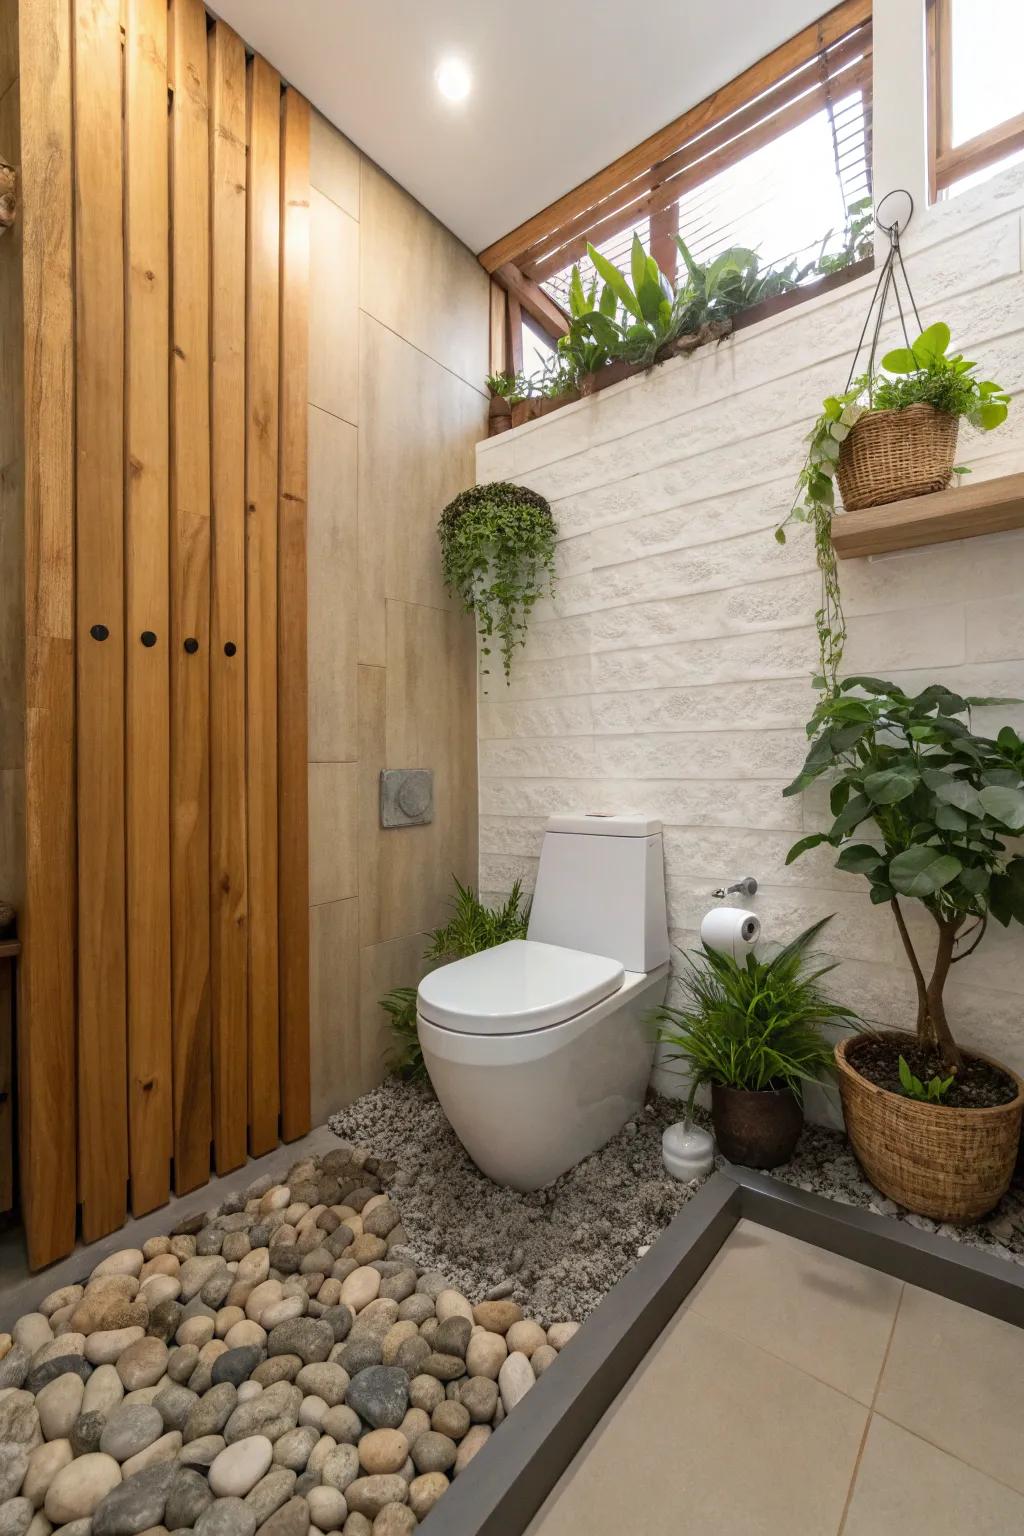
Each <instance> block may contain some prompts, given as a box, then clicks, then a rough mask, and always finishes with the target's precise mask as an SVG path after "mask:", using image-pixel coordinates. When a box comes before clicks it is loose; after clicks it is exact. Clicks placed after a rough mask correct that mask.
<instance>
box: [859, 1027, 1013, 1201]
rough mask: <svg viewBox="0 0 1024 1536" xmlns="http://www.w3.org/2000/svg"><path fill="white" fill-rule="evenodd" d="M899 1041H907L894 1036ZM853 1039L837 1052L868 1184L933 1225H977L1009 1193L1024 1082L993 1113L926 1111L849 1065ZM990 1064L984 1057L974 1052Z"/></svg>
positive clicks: (1003, 1068) (930, 1106)
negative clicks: (972, 1222)
mask: <svg viewBox="0 0 1024 1536" xmlns="http://www.w3.org/2000/svg"><path fill="white" fill-rule="evenodd" d="M895 1038H896V1039H905V1038H906V1037H905V1036H899V1035H897V1036H896V1037H895ZM855 1046H856V1041H855V1040H843V1041H841V1042H840V1043H839V1045H837V1046H836V1068H837V1070H838V1073H839V1095H840V1098H841V1099H842V1103H843V1116H844V1118H845V1120H846V1133H847V1135H848V1136H849V1138H850V1145H851V1146H852V1147H853V1150H854V1152H855V1153H856V1155H857V1161H858V1162H859V1163H860V1165H861V1167H862V1168H863V1169H864V1172H865V1173H866V1174H867V1176H868V1178H869V1179H870V1180H871V1182H872V1184H874V1186H875V1188H876V1189H880V1190H881V1191H882V1193H883V1194H884V1195H888V1196H889V1198H890V1199H891V1200H896V1201H898V1202H899V1204H900V1205H904V1206H906V1207H907V1209H908V1210H910V1211H916V1212H917V1214H918V1215H920V1216H931V1217H933V1218H934V1219H935V1220H936V1221H952V1222H968V1221H978V1220H980V1218H981V1217H982V1216H986V1215H987V1214H988V1213H989V1211H991V1210H992V1209H993V1208H994V1207H995V1206H996V1205H998V1204H999V1201H1000V1200H1001V1199H1002V1197H1003V1195H1004V1194H1005V1193H1006V1191H1007V1188H1008V1187H1009V1183H1010V1179H1011V1177H1012V1175H1013V1168H1014V1163H1015V1162H1016V1160H1017V1149H1018V1147H1019V1145H1020V1128H1021V1114H1022V1112H1024V1082H1021V1080H1020V1078H1018V1077H1017V1075H1016V1073H1014V1072H1011V1071H1010V1069H1009V1068H1008V1067H1006V1066H1004V1065H1003V1063H1002V1062H995V1063H991V1064H992V1065H994V1066H998V1067H999V1069H1000V1071H1002V1072H1005V1073H1006V1074H1007V1076H1009V1077H1012V1078H1013V1079H1014V1080H1015V1081H1016V1083H1017V1096H1016V1098H1014V1099H1012V1100H1011V1101H1010V1103H1009V1104H1000V1105H998V1106H996V1107H994V1108H992V1109H953V1108H951V1107H949V1106H947V1105H943V1104H923V1103H920V1102H918V1101H917V1100H916V1099H908V1098H905V1097H904V1096H903V1094H900V1093H892V1092H890V1091H889V1089H887V1088H881V1087H879V1086H878V1085H877V1084H876V1083H870V1082H868V1080H867V1078H866V1077H862V1076H861V1074H860V1073H859V1072H858V1071H857V1069H856V1067H855V1066H854V1065H853V1063H852V1062H851V1060H850V1055H849V1053H850V1051H851V1049H852V1048H853V1047H855ZM971 1054H972V1055H973V1056H975V1057H980V1059H981V1060H983V1061H988V1060H989V1058H988V1057H984V1056H981V1053H980V1052H979V1051H973V1052H972V1053H971Z"/></svg>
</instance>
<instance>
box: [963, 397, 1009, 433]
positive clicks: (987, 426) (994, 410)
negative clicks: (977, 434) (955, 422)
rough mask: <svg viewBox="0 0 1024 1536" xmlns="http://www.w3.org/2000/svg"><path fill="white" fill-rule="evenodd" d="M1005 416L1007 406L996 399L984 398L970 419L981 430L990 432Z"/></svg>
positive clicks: (998, 425)
mask: <svg viewBox="0 0 1024 1536" xmlns="http://www.w3.org/2000/svg"><path fill="white" fill-rule="evenodd" d="M1006 417H1007V408H1006V406H1005V405H1000V404H999V403H998V402H997V401H994V400H986V401H985V403H984V404H983V405H979V406H978V409H977V410H976V411H975V412H974V413H973V414H972V416H971V420H972V421H973V423H974V425H975V426H976V427H980V428H981V430H982V431H983V432H991V431H992V430H993V428H995V427H1001V426H1002V424H1003V422H1004V421H1005V420H1006Z"/></svg>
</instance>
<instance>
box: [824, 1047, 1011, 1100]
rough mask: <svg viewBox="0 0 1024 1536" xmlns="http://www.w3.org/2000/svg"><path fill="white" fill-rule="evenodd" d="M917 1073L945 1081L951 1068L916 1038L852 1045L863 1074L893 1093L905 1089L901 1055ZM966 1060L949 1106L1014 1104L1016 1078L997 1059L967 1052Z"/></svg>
mask: <svg viewBox="0 0 1024 1536" xmlns="http://www.w3.org/2000/svg"><path fill="white" fill-rule="evenodd" d="M901 1056H902V1057H903V1058H904V1060H905V1061H906V1063H907V1066H908V1067H909V1068H910V1070H911V1072H913V1074H914V1076H915V1077H918V1078H920V1080H921V1082H922V1083H929V1082H931V1080H932V1078H933V1077H938V1078H941V1080H942V1081H943V1082H945V1080H946V1078H947V1077H948V1076H949V1075H950V1074H949V1068H948V1067H947V1066H946V1063H945V1062H944V1061H943V1059H942V1057H941V1056H940V1055H939V1053H938V1051H933V1050H925V1049H924V1048H923V1047H922V1046H920V1045H917V1044H916V1043H915V1041H914V1040H913V1039H909V1040H908V1041H907V1042H906V1044H904V1043H903V1042H902V1041H899V1040H891V1039H880V1040H873V1039H867V1040H859V1041H857V1042H856V1044H854V1045H851V1046H850V1048H849V1050H848V1051H847V1053H846V1059H847V1061H848V1062H849V1063H850V1066H851V1067H854V1068H856V1070H857V1071H858V1072H859V1073H860V1075H861V1077H866V1078H867V1080H868V1082H869V1083H875V1084H877V1086H878V1087H879V1088H887V1089H888V1090H889V1092H890V1093H902V1092H903V1087H902V1084H901V1083H900V1057H901ZM963 1060H964V1064H963V1066H962V1067H961V1069H960V1071H959V1072H958V1073H957V1074H956V1076H955V1078H954V1079H953V1084H952V1087H951V1088H950V1090H949V1092H948V1093H947V1094H946V1097H945V1098H944V1099H943V1100H942V1103H943V1104H944V1105H945V1106H946V1108H947V1109H993V1108H994V1107H995V1106H996V1105H997V1104H1012V1103H1013V1101H1014V1099H1015V1098H1016V1097H1017V1084H1016V1083H1015V1082H1014V1080H1013V1078H1012V1077H1010V1075H1009V1074H1008V1073H1006V1072H1004V1071H1002V1069H1001V1068H1000V1067H997V1066H996V1065H995V1063H994V1062H990V1061H979V1060H978V1058H977V1057H976V1056H967V1055H965V1056H964V1059H963Z"/></svg>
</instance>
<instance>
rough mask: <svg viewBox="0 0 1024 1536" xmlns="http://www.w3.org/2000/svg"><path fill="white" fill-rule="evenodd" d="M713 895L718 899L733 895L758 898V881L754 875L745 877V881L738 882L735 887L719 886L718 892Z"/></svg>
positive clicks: (713, 892)
mask: <svg viewBox="0 0 1024 1536" xmlns="http://www.w3.org/2000/svg"><path fill="white" fill-rule="evenodd" d="M711 894H712V896H716V897H718V898H721V897H723V896H732V895H740V896H756V895H757V881H756V880H755V878H754V876H753V875H744V876H743V879H742V880H737V881H736V883H735V884H734V885H725V886H719V888H718V890H717V891H712V892H711Z"/></svg>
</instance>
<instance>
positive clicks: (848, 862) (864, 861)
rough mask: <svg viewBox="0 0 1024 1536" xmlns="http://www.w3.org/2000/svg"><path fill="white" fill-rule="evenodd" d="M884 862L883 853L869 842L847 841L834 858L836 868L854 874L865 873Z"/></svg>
mask: <svg viewBox="0 0 1024 1536" xmlns="http://www.w3.org/2000/svg"><path fill="white" fill-rule="evenodd" d="M884 863H885V858H884V855H883V854H882V853H880V852H879V850H878V849H877V848H873V847H872V846H871V844H870V843H849V844H848V845H847V846H846V847H845V848H844V849H843V851H842V853H841V854H840V855H839V857H838V859H836V868H837V869H845V870H848V871H849V872H850V874H854V875H867V874H870V873H871V871H872V870H875V869H878V868H880V867H881V866H882V865H883V864H884Z"/></svg>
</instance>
